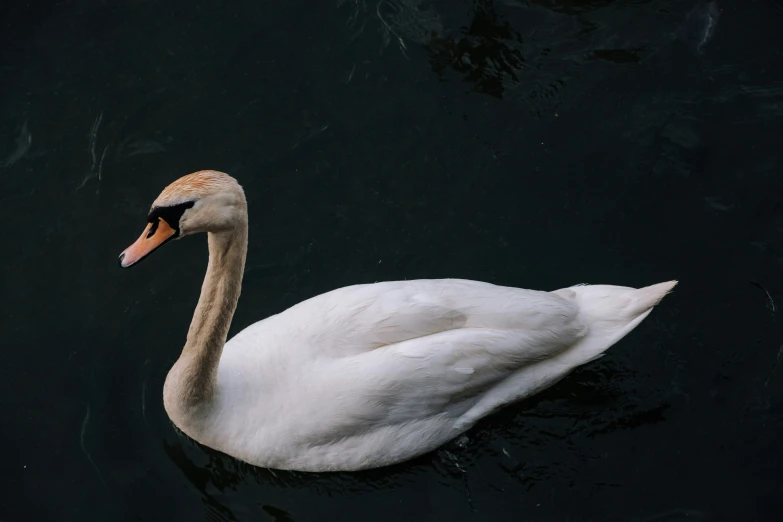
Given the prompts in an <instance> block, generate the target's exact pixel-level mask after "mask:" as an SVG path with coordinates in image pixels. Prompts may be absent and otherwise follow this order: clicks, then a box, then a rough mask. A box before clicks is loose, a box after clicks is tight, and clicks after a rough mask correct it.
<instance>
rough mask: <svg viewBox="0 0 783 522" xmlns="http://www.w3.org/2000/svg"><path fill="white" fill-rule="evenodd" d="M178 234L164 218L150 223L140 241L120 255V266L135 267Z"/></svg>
mask: <svg viewBox="0 0 783 522" xmlns="http://www.w3.org/2000/svg"><path fill="white" fill-rule="evenodd" d="M176 233H177V231H176V230H174V229H173V228H171V226H169V224H168V223H166V220H165V219H163V218H160V217H159V218H157V221H156V222H153V223H148V224H147V228H145V229H144V232H142V233H141V235H140V236H139V239H137V240H136V242H135V243H133V244H132V245H131V246H129V247H128V248H126V249H125V251H124V252H123V253H122V254H120V266H121V267H122V268H128V267H129V266H133V265H135V264H136V263H138V262H139V261H141V260H142V259H144V258H145V257H147V256H148V255H149V254H150V253H152V251H153V250H155V249H156V248H158V247H159V246H160V245H162V244H163V243H165V242H167V241H168V240H170V239H173V238H174V236H175V235H176Z"/></svg>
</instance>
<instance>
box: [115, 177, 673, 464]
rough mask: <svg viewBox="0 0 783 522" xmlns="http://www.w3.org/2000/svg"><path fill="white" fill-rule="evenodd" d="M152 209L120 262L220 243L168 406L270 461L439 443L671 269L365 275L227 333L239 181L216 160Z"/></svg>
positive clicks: (530, 384) (255, 458) (659, 293)
mask: <svg viewBox="0 0 783 522" xmlns="http://www.w3.org/2000/svg"><path fill="white" fill-rule="evenodd" d="M148 221H149V223H148V224H147V227H146V229H145V230H144V232H143V233H142V235H141V237H139V239H138V240H137V241H136V242H135V243H134V244H133V245H131V246H130V247H128V249H126V250H125V251H124V252H123V253H122V254H121V255H120V264H121V265H122V266H123V267H129V266H131V265H133V264H135V263H137V262H138V261H140V260H141V259H142V258H143V257H145V256H146V255H147V254H149V253H150V252H152V251H153V250H154V249H155V248H157V247H158V246H160V245H162V244H163V243H165V242H167V241H169V240H170V239H176V238H179V237H183V236H186V235H188V234H194V233H196V232H207V233H208V243H209V265H208V267H207V274H206V277H205V279H204V284H203V286H202V289H201V297H200V298H199V301H198V305H197V306H196V311H195V313H194V315H193V321H192V323H191V325H190V330H189V331H188V336H187V341H186V343H185V347H184V348H183V350H182V355H181V356H180V358H179V359H178V360H177V362H176V363H175V364H174V366H173V367H172V368H171V371H170V372H169V374H168V377H167V378H166V383H165V385H164V387H163V401H164V405H165V408H166V412H167V413H168V415H169V417H170V418H171V420H172V421H173V422H174V424H175V425H177V426H178V427H179V428H180V429H181V430H182V431H183V432H184V433H186V434H187V435H189V436H190V437H192V438H193V439H195V440H196V441H198V442H200V443H202V444H204V445H206V446H209V447H211V448H214V449H217V450H219V451H222V452H224V453H227V454H229V455H231V456H233V457H236V458H238V459H240V460H243V461H245V462H248V463H250V464H254V465H257V466H263V467H268V468H277V469H291V470H301V471H335V470H359V469H366V468H374V467H380V466H385V465H389V464H393V463H396V462H401V461H404V460H407V459H410V458H413V457H415V456H418V455H421V454H423V453H426V452H429V451H431V450H433V449H435V448H437V447H438V446H440V445H442V444H443V443H445V442H447V441H449V440H450V439H453V438H455V437H456V436H458V435H459V434H461V433H462V432H464V431H466V430H467V429H469V428H470V427H471V426H473V425H474V424H475V423H476V421H478V420H479V419H481V418H482V417H484V416H486V415H488V414H489V413H491V412H493V411H495V410H496V409H498V408H499V407H501V406H503V405H506V404H508V403H510V402H513V401H517V400H519V399H522V398H523V397H527V396H529V395H531V394H534V393H536V392H538V391H540V390H542V389H544V388H546V387H548V386H550V385H552V384H553V383H555V382H556V381H558V380H559V379H561V378H562V377H564V376H565V375H566V374H568V373H569V372H570V371H571V370H573V369H574V368H576V367H577V366H580V365H582V364H585V363H587V362H589V361H592V360H593V359H596V358H597V357H600V356H601V354H602V353H603V352H604V351H605V350H607V349H608V348H609V347H610V346H612V345H613V344H614V343H616V342H617V341H619V340H620V339H621V338H622V337H624V336H625V335H626V334H627V333H628V332H630V331H631V330H633V329H634V328H635V327H636V326H637V325H638V324H639V323H640V322H641V321H642V320H643V319H644V318H645V317H647V315H648V314H649V313H650V311H651V310H652V307H653V306H655V305H656V304H657V303H658V302H659V301H660V300H661V299H662V298H663V296H664V295H666V294H667V293H668V292H669V291H670V290H671V289H672V288H673V287H674V285H675V284H676V281H671V282H667V283H660V284H657V285H653V286H649V287H646V288H641V289H638V290H637V289H633V288H626V287H619V286H606V285H596V286H576V287H572V288H565V289H561V290H557V291H555V292H539V291H533V290H522V289H517V288H508V287H502V286H495V285H491V284H488V283H480V282H475V281H465V280H455V279H442V280H419V281H404V282H401V281H398V282H385V283H377V284H371V285H356V286H350V287H347V288H341V289H339V290H334V291H332V292H328V293H326V294H323V295H320V296H317V297H314V298H312V299H308V300H307V301H304V302H302V303H300V304H298V305H296V306H293V307H292V308H290V309H288V310H286V311H284V312H282V313H280V314H278V315H275V316H272V317H269V318H267V319H264V320H263V321H260V322H257V323H255V324H253V325H251V326H249V327H248V328H246V329H245V330H243V331H242V332H240V333H239V334H238V335H237V336H236V337H234V338H233V339H231V341H229V342H228V343H226V335H227V332H228V328H229V325H230V323H231V318H232V316H233V314H234V311H235V309H236V305H237V300H238V299H239V293H240V287H241V284H242V274H243V271H244V266H245V255H246V252H247V233H248V222H247V203H246V201H245V195H244V192H243V190H242V188H241V187H240V186H239V184H238V183H237V182H236V180H235V179H234V178H232V177H230V176H228V175H227V174H223V173H221V172H216V171H201V172H196V173H193V174H190V175H187V176H184V177H182V178H180V179H179V180H177V181H175V182H174V183H172V184H171V185H169V186H168V187H166V189H165V190H164V191H163V192H162V193H161V195H160V196H159V197H158V198H157V199H156V200H155V203H154V204H153V206H152V210H151V211H150V214H149V219H148ZM224 344H225V347H224Z"/></svg>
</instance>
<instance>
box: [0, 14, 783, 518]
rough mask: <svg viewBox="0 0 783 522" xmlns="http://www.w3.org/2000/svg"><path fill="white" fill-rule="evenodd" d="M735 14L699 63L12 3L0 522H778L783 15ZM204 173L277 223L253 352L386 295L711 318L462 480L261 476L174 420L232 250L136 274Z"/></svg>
mask: <svg viewBox="0 0 783 522" xmlns="http://www.w3.org/2000/svg"><path fill="white" fill-rule="evenodd" d="M717 5H718V7H719V8H720V16H719V17H718V18H717V22H718V25H717V26H716V27H714V28H712V29H710V30H711V31H712V32H711V33H710V34H709V38H708V39H707V41H706V42H704V45H703V46H702V47H701V48H698V49H697V48H696V47H695V46H697V45H699V42H701V40H702V39H701V38H699V37H698V35H699V34H700V33H699V30H700V29H701V30H704V31H706V30H707V29H706V28H705V27H703V26H700V25H699V23H700V22H699V20H704V19H709V16H707V17H706V18H705V13H707V11H704V10H703V9H706V8H708V7H706V6H705V4H704V3H697V2H690V1H674V0H671V1H664V0H660V1H654V0H651V1H642V0H635V1H632V0H627V1H620V0H616V1H611V0H602V1H598V0H594V1H585V0H583V1H579V0H535V1H523V0H495V1H494V2H492V1H491V0H483V1H482V0H470V1H469V0H451V1H445V0H443V1H430V2H423V1H419V0H381V2H380V3H376V2H375V1H372V2H369V1H368V2H364V1H363V0H339V1H338V0H329V1H326V2H313V1H308V2H305V1H291V2H262V1H258V0H256V1H244V2H239V1H236V2H203V1H198V0H196V1H187V2H186V1H184V0H170V1H167V2H158V1H153V0H122V1H120V0H118V1H105V2H99V1H95V2H85V1H78V0H72V1H61V2H48V3H46V2H29V3H25V2H3V4H2V7H0V15H1V17H0V21H1V22H2V32H1V33H0V38H2V53H0V71H1V72H2V78H3V81H2V90H1V91H0V92H2V105H1V108H2V112H1V113H0V114H1V115H2V120H1V122H0V183H1V184H2V185H1V186H0V216H1V217H2V223H3V224H4V231H5V239H4V244H3V249H2V250H3V256H2V279H0V295H2V297H3V300H2V302H3V313H2V316H1V319H0V321H2V323H1V324H0V326H1V329H0V331H2V333H3V342H2V345H3V349H2V355H3V363H2V365H1V366H0V386H2V395H1V398H2V399H1V400H2V409H3V412H4V415H3V419H2V428H0V434H1V435H0V437H1V438H0V441H2V447H3V449H4V455H3V458H2V469H3V471H2V475H1V476H2V479H3V486H2V489H0V491H1V493H0V520H2V521H3V522H12V521H27V520H35V521H48V520H52V521H125V520H128V521H142V520H144V521H157V520H162V521H172V520H177V521H180V520H182V521H197V520H210V521H225V520H238V521H256V520H258V521H272V520H277V521H297V522H300V521H308V520H341V521H342V520H351V521H354V520H357V521H363V520H368V521H369V520H373V521H375V520H379V521H383V520H389V521H397V520H415V521H419V520H421V521H442V520H454V521H463V520H492V521H505V520H509V521H512V520H513V521H517V520H525V521H636V522H643V521H644V522H652V521H656V522H674V521H677V522H685V521H688V522H691V521H742V522H751V521H773V520H780V517H781V511H782V510H783V363H781V365H779V366H778V367H777V368H774V366H775V361H776V358H777V357H778V356H779V354H780V350H781V345H782V344H783V324H782V323H781V314H783V310H781V307H783V202H782V199H781V198H783V170H782V168H783V161H781V150H783V149H781V139H782V138H783V68H781V66H780V64H781V60H782V59H783V32H781V30H780V28H781V25H782V24H783V7H782V5H783V4H781V2H779V1H773V0H758V1H753V2H751V1H746V0H723V1H721V2H717ZM694 9H696V11H694ZM699 9H702V10H701V11H699ZM694 12H695V13H696V14H695V15H694V14H693V13H694ZM689 13H690V15H689ZM700 17H701V18H700ZM701 34H706V32H704V33H701ZM204 168H213V169H220V170H225V171H228V172H230V173H231V174H233V175H234V176H236V177H237V178H238V179H239V180H240V182H241V183H242V184H243V185H244V187H245V189H246V192H247V196H248V199H249V202H250V213H251V214H250V220H251V233H250V252H249V258H248V265H247V274H246V276H245V282H244V293H243V295H242V299H241V300H240V304H239V309H238V312H237V315H236V317H235V319H234V323H233V327H232V335H233V333H236V332H237V331H239V330H240V329H242V328H244V327H246V326H247V325H249V324H251V323H252V322H254V321H256V320H259V319H261V318H264V317H267V316H269V315H271V314H274V313H277V312H279V311H281V310H283V309H284V308H286V307H288V306H291V305H293V304H295V303H297V302H299V301H301V300H303V299H306V298H308V297H311V296H313V295H316V294H318V293H321V292H324V291H327V290H330V289H333V288H335V287H339V286H344V285H348V284H353V283H360V282H373V281H378V280H395V279H403V278H408V279H411V278H429V277H462V278H471V279H480V280H485V281H489V282H493V283H498V284H504V285H512V286H522V287H527V288H537V289H555V288H559V287H562V286H566V285H570V284H574V283H580V282H593V283H611V284H620V285H632V286H642V285H646V284H651V283H655V282H659V281H664V280H667V279H671V278H677V279H679V280H680V281H681V284H680V286H679V287H678V288H677V291H676V293H675V294H673V295H672V296H670V297H668V298H667V299H666V300H665V301H664V303H663V305H662V306H661V307H659V308H657V309H656V310H655V312H654V313H653V314H652V315H651V316H650V317H649V319H647V320H646V321H645V322H644V323H643V324H642V325H641V326H640V327H639V328H638V329H637V330H636V331H635V332H634V333H633V334H632V335H630V336H629V337H628V338H626V339H625V340H623V341H622V342H621V343H619V344H618V345H617V346H615V347H614V348H613V349H612V350H611V351H610V352H609V354H608V356H607V357H604V358H603V359H601V360H600V361H597V362H595V363H592V364H590V365H589V366H587V367H585V368H583V369H581V370H579V371H577V372H575V373H573V374H572V375H571V376H570V377H569V378H567V379H566V380H564V381H563V382H562V383H561V384H559V385H558V386H556V387H554V388H553V389H551V390H549V391H547V392H545V393H543V394H541V395H539V396H537V397H535V398H534V399H532V400H529V401H527V402H524V403H522V404H519V405H516V406H514V407H511V408H509V409H507V410H505V411H503V412H502V413H500V414H498V415H496V416H494V417H492V418H490V419H488V420H487V421H486V422H483V423H481V425H480V426H479V427H477V428H476V429H474V430H472V431H471V432H469V433H468V437H467V440H461V441H460V442H459V443H455V444H452V445H450V446H449V447H447V448H444V449H442V450H441V451H439V452H437V453H435V454H432V455H427V456H425V457H422V458H420V459H417V460H415V461H413V462H410V463H407V464H403V465H399V466H396V467H393V468H387V469H381V470H376V471H372V472H367V473H360V474H336V475H328V474H327V475H307V474H301V473H285V472H271V471H267V470H259V469H254V468H251V467H249V466H246V465H243V464H240V463H238V462H236V461H234V460H232V459H230V458H228V457H225V456H222V455H221V454H218V453H216V452H213V451H210V450H208V449H205V448H202V447H200V446H198V445H196V444H194V443H192V442H190V441H188V440H187V439H186V438H185V437H184V436H182V435H181V434H178V433H177V432H175V430H174V429H173V428H172V425H171V424H170V422H169V421H168V419H167V417H166V415H165V412H164V411H163V408H162V401H161V389H162V385H163V379H164V377H165V375H166V372H167V370H168V368H169V367H170V365H171V364H172V362H173V361H174V360H175V358H176V357H177V355H178V352H179V349H180V347H181V346H182V344H183V342H184V337H185V333H186V330H187V326H188V323H189V320H190V315H191V312H192V309H193V307H194V305H195V302H196V299H197V297H198V292H199V289H200V281H201V277H202V275H203V271H204V269H205V266H206V260H207V257H206V241H205V238H204V237H198V238H190V239H187V240H185V241H181V242H177V243H175V244H173V245H170V246H168V247H167V248H165V249H163V250H162V251H161V252H160V253H157V254H156V255H155V256H154V258H153V259H151V260H150V261H148V262H147V263H144V264H142V265H141V266H140V267H139V268H137V269H135V270H133V271H122V270H120V269H119V268H118V267H117V262H116V258H117V254H118V253H119V252H120V251H121V250H122V249H123V248H125V247H126V246H127V245H128V244H129V243H130V242H131V241H133V240H134V239H135V238H136V237H137V235H138V233H139V231H140V230H141V228H142V227H143V225H144V223H145V215H146V211H147V209H148V207H149V205H150V203H151V202H152V200H153V199H154V197H155V196H156V195H157V194H158V193H159V191H160V190H161V189H162V188H163V186H165V185H166V184H167V183H169V182H170V181H171V180H173V179H175V178H177V177H179V176H180V175H183V174H185V173H188V172H191V171H194V170H199V169H204ZM767 292H768V294H769V296H768V295H767ZM772 303H774V308H773V304H772Z"/></svg>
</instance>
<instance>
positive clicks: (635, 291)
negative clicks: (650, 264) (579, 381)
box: [558, 281, 677, 365]
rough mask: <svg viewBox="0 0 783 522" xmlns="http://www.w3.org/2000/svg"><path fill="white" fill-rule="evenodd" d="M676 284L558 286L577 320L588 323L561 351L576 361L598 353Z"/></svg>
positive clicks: (600, 353)
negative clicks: (570, 301) (576, 311)
mask: <svg viewBox="0 0 783 522" xmlns="http://www.w3.org/2000/svg"><path fill="white" fill-rule="evenodd" d="M676 285H677V281H667V282H665V283H658V284H655V285H651V286H647V287H644V288H629V287H624V286H611V285H584V286H581V285H580V286H575V287H571V288H568V289H563V290H559V291H558V293H559V294H560V295H562V296H563V297H568V298H571V299H573V300H574V301H575V302H576V304H577V306H578V307H579V316H578V317H579V320H580V321H581V322H582V323H584V324H585V325H586V326H587V327H588V332H587V335H586V336H585V337H584V338H582V340H580V341H579V342H578V343H577V344H576V345H575V346H574V347H573V348H571V349H570V350H568V351H567V352H566V353H565V354H563V355H565V356H567V357H568V358H569V359H573V360H572V361H571V362H572V363H574V364H576V365H579V364H584V363H586V362H589V361H591V360H593V359H595V358H597V357H600V356H601V355H602V354H603V352H605V351H606V350H608V349H609V348H611V347H612V345H614V344H615V343H617V342H618V341H619V340H620V339H622V338H623V337H625V336H626V335H628V333H629V332H631V330H633V329H634V328H636V327H637V326H638V325H639V323H641V322H642V321H643V320H644V319H645V318H646V317H647V316H648V315H649V314H650V312H651V311H652V309H653V307H654V306H656V305H657V304H658V303H660V302H661V300H662V299H663V298H664V297H665V296H666V295H667V294H669V293H671V291H672V290H673V289H674V287H675V286H676ZM580 359H582V360H583V362H578V360H580Z"/></svg>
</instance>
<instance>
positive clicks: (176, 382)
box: [163, 214, 247, 427]
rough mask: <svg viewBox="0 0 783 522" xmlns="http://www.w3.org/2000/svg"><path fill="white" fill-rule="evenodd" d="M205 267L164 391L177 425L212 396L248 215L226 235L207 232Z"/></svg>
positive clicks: (237, 290) (238, 281) (237, 284)
mask: <svg viewBox="0 0 783 522" xmlns="http://www.w3.org/2000/svg"><path fill="white" fill-rule="evenodd" d="M208 244H209V264H208V266H207V274H206V276H205V277H204V283H203V285H202V287H201V297H199V300H198V305H196V311H195V312H194V313H193V320H192V321H191V323H190V329H189V330H188V337H187V341H186V343H185V347H184V348H183V349H182V354H181V355H180V357H179V359H178V360H177V362H176V363H175V364H174V366H173V367H172V368H171V371H170V372H169V374H168V377H167V378H166V383H165V385H164V387H163V402H164V405H165V407H166V411H167V412H168V414H169V416H170V417H171V418H172V420H174V421H175V424H178V425H180V427H183V426H181V424H189V423H190V422H191V421H193V420H196V419H194V418H193V417H194V416H198V414H199V412H202V411H203V408H205V407H208V406H209V405H210V403H211V401H212V399H213V397H214V395H215V390H216V384H217V369H218V364H219V362H220V356H221V354H222V353H223V346H224V345H225V343H226V337H227V335H228V329H229V327H230V326H231V319H232V317H233V316H234V311H235V310H236V307H237V301H238V300H239V294H240V292H241V289H242V275H243V273H244V270H245V257H246V255H247V216H246V214H245V215H244V216H243V219H242V220H241V222H240V223H238V224H237V226H236V227H235V228H234V229H232V230H230V231H225V232H217V233H213V232H210V233H209V234H208Z"/></svg>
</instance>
